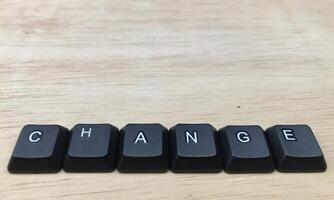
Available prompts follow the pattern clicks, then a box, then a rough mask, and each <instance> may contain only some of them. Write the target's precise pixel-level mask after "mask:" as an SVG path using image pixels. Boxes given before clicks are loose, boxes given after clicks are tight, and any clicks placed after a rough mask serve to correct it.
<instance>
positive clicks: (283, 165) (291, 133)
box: [266, 125, 327, 172]
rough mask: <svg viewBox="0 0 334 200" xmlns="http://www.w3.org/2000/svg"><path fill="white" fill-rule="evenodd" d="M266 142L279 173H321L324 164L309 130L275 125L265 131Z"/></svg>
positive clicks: (324, 168) (293, 126) (303, 127)
mask: <svg viewBox="0 0 334 200" xmlns="http://www.w3.org/2000/svg"><path fill="white" fill-rule="evenodd" d="M266 132H267V138H268V142H269V145H270V148H271V151H272V153H273V155H274V158H275V161H276V167H277V169H278V170H279V171H281V172H322V171H325V170H326V168H327V167H326V162H325V159H324V156H323V154H322V151H321V149H320V146H319V144H318V142H317V140H316V139H315V137H314V135H313V132H312V130H311V128H310V127H309V126H307V125H277V126H273V127H271V128H269V129H267V130H266Z"/></svg>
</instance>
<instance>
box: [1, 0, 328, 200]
mask: <svg viewBox="0 0 334 200" xmlns="http://www.w3.org/2000/svg"><path fill="white" fill-rule="evenodd" d="M333 55H334V1H332V0H322V1H313V0H295V1H291V0H273V1H268V0H233V1H228V0H205V1H203V0H191V1H180V0H169V1H168V0H140V1H137V0H122V1H121V0H108V1H107V0H94V1H80V0H66V1H61V0H54V1H44V0H34V1H23V0H0V199H1V200H2V199H4V200H13V199H34V200H42V199H43V200H45V199H80V200H83V199H119V200H122V199H193V200H195V199H247V200H249V199H256V200H261V199H272V200H276V199H303V200H304V199H334V190H333V188H334V170H333V165H334V148H333V147H334V145H333V143H334V134H333V125H334V103H333V102H334V56H333ZM79 122H81V123H84V122H90V123H94V122H99V123H103V122H108V123H112V124H114V125H116V126H118V127H122V126H124V125H125V124H126V123H129V122H160V123H162V124H164V125H165V126H167V127H171V126H172V125H174V124H176V123H179V122H189V123H196V122H209V123H211V124H212V125H214V126H215V127H216V128H220V127H222V126H225V125H227V124H259V125H261V126H262V127H264V128H267V127H269V126H271V125H274V124H282V123H293V124H294V123H306V124H309V125H310V126H311V127H312V128H313V130H314V132H315V135H316V137H317V139H318V141H319V143H320V145H321V147H322V150H323V152H324V154H325V157H326V160H327V164H328V170H327V171H326V172H325V173H309V174H307V173H303V174H296V173H293V174H284V173H278V172H274V173H272V174H242V175H229V174H226V173H224V172H222V173H219V174H173V173H170V172H168V173H165V174H120V173H118V172H114V173H106V174H68V173H64V172H61V173H59V174H51V175H10V174H8V172H7V170H6V166H7V163H8V160H9V158H10V155H11V153H12V150H13V147H14V144H15V142H16V139H17V136H18V134H19V132H20V129H21V128H22V126H23V125H25V124H27V123H42V124H43V123H58V124H62V125H64V126H66V127H68V128H71V127H72V126H74V125H75V124H76V123H79Z"/></svg>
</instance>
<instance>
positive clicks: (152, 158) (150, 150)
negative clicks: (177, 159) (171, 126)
mask: <svg viewBox="0 0 334 200" xmlns="http://www.w3.org/2000/svg"><path fill="white" fill-rule="evenodd" d="M168 168H169V157H168V130H167V129H166V128H165V127H163V126H162V125H160V124H128V125H126V126H125V127H124V128H122V129H121V132H120V136H119V159H118V167H117V169H118V170H119V171H120V172H165V171H167V170H168Z"/></svg>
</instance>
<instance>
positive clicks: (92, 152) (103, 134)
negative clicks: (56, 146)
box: [64, 124, 118, 172]
mask: <svg viewBox="0 0 334 200" xmlns="http://www.w3.org/2000/svg"><path fill="white" fill-rule="evenodd" d="M117 135H118V129H117V128H116V127H114V126H112V125H110V124H78V125H76V126H75V127H74V128H73V129H72V130H71V136H70V141H69V144H68V148H67V152H66V155H65V161H64V171H67V172H108V171H113V170H114V169H115V165H116V147H117Z"/></svg>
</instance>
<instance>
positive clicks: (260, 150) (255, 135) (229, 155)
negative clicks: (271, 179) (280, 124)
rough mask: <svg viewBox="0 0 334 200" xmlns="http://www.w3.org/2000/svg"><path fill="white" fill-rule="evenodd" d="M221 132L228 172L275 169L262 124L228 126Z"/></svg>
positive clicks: (269, 170)
mask: <svg viewBox="0 0 334 200" xmlns="http://www.w3.org/2000/svg"><path fill="white" fill-rule="evenodd" d="M219 133H220V139H221V148H222V155H223V160H224V164H225V171H226V172H228V173H251V172H273V171H274V169H275V164H274V160H273V157H272V156H271V154H270V151H269V147H268V144H267V140H266V138H265V135H264V131H263V129H262V128H261V127H260V126H226V127H224V128H222V129H220V130H219Z"/></svg>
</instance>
